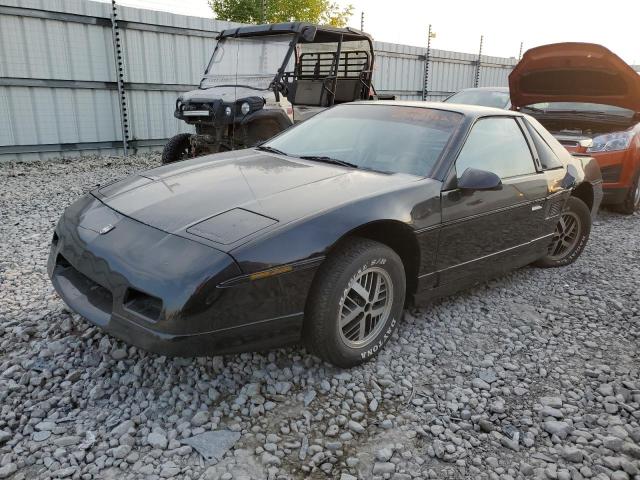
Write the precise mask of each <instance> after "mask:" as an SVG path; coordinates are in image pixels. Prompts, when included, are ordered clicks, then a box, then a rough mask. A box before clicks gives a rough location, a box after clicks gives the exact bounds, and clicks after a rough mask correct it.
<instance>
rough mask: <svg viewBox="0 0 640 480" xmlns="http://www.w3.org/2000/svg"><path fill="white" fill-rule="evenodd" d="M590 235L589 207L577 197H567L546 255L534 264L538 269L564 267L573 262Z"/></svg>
mask: <svg viewBox="0 0 640 480" xmlns="http://www.w3.org/2000/svg"><path fill="white" fill-rule="evenodd" d="M590 233H591V213H590V212H589V207H587V205H586V204H585V203H584V202H583V201H582V200H580V199H579V198H577V197H569V198H568V199H567V203H566V204H565V206H564V209H563V210H562V213H561V214H560V220H559V221H558V225H557V226H556V230H555V232H554V234H553V240H552V242H551V245H549V250H548V252H547V254H546V255H545V256H544V257H542V258H541V259H539V260H537V261H536V262H534V264H535V265H536V266H538V267H543V268H554V267H564V266H566V265H569V264H571V263H573V262H575V261H576V260H577V259H578V257H579V256H580V254H581V253H582V251H583V250H584V247H586V246H587V241H588V240H589V234H590Z"/></svg>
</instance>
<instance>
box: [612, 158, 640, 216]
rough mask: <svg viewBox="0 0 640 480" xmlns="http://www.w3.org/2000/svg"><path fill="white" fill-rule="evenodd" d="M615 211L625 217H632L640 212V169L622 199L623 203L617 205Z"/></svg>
mask: <svg viewBox="0 0 640 480" xmlns="http://www.w3.org/2000/svg"><path fill="white" fill-rule="evenodd" d="M617 210H618V211H619V212H620V213H624V214H625V215H632V214H633V213H635V212H637V211H638V210H640V169H639V170H638V171H637V172H636V175H635V177H634V180H633V183H632V184H631V187H629V190H627V194H626V195H625V197H624V201H623V202H622V203H620V204H618V205H617Z"/></svg>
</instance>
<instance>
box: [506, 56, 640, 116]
mask: <svg viewBox="0 0 640 480" xmlns="http://www.w3.org/2000/svg"><path fill="white" fill-rule="evenodd" d="M509 90H510V92H511V103H512V105H513V106H514V107H524V106H526V105H532V104H534V103H543V102H584V103H599V104H604V105H615V106H617V107H622V108H627V109H629V110H633V111H634V112H640V75H639V74H638V73H637V72H636V71H635V70H633V69H632V68H631V67H630V66H629V65H627V64H626V63H625V62H624V60H622V59H621V58H620V57H618V56H617V55H616V54H615V53H613V52H611V51H610V50H608V49H606V48H605V47H603V46H602V45H597V44H594V43H554V44H550V45H543V46H541V47H536V48H532V49H530V50H528V51H527V52H526V53H525V54H524V56H523V57H522V60H520V62H519V63H518V64H517V65H516V67H515V68H514V69H513V71H512V72H511V74H510V75H509Z"/></svg>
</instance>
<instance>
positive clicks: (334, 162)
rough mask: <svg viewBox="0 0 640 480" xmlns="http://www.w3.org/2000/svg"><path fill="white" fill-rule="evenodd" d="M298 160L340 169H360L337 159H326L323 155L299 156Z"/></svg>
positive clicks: (353, 164)
mask: <svg viewBox="0 0 640 480" xmlns="http://www.w3.org/2000/svg"><path fill="white" fill-rule="evenodd" d="M298 158H301V159H302V160H313V161H315V162H323V163H330V164H332V165H340V166H342V167H351V168H360V167H359V166H358V165H356V164H355V163H351V162H346V161H344V160H338V159H337V158H331V157H326V156H324V155H301V156H299V157H298Z"/></svg>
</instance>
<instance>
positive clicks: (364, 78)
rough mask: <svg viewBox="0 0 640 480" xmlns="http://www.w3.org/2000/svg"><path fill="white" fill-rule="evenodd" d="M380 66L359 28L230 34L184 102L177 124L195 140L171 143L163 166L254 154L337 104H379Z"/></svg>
mask: <svg viewBox="0 0 640 480" xmlns="http://www.w3.org/2000/svg"><path fill="white" fill-rule="evenodd" d="M373 60H374V54H373V42H372V39H371V37H370V36H369V35H368V34H366V33H364V32H361V31H359V30H354V29H352V28H335V27H330V26H318V25H313V24H310V23H304V22H291V23H278V24H269V25H252V26H244V27H239V28H234V29H229V30H224V31H223V32H222V33H220V35H219V36H218V39H217V44H216V47H215V50H214V52H213V55H212V57H211V61H210V62H209V64H208V66H207V68H206V70H205V72H204V76H203V77H202V80H201V81H200V86H199V88H198V89H197V90H193V91H190V92H186V93H184V94H182V95H181V96H180V97H179V98H178V100H177V101H176V109H175V113H174V115H175V117H176V118H178V119H180V120H183V121H185V122H187V123H188V124H189V125H193V126H194V127H195V134H192V133H180V134H178V135H176V136H174V137H173V138H171V139H170V140H169V142H168V143H167V144H166V146H165V148H164V151H163V154H162V163H165V164H166V163H172V162H175V161H178V160H184V159H186V158H191V157H196V156H200V155H204V154H207V153H217V152H221V151H227V150H236V149H239V148H247V147H252V146H255V145H257V144H259V143H260V142H263V141H265V140H267V139H269V138H271V137H273V136H274V135H276V134H278V133H280V132H282V131H283V130H285V129H287V128H288V127H290V126H291V125H293V123H294V122H298V121H301V120H304V119H306V118H308V117H310V116H311V115H314V114H315V113H317V112H318V111H320V110H322V109H325V108H327V107H330V106H332V105H334V104H338V103H345V102H352V101H355V100H367V99H370V98H373V96H372V93H373V92H374V90H373V87H372V85H371V76H372V71H373ZM386 99H390V98H388V97H387V98H386Z"/></svg>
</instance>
